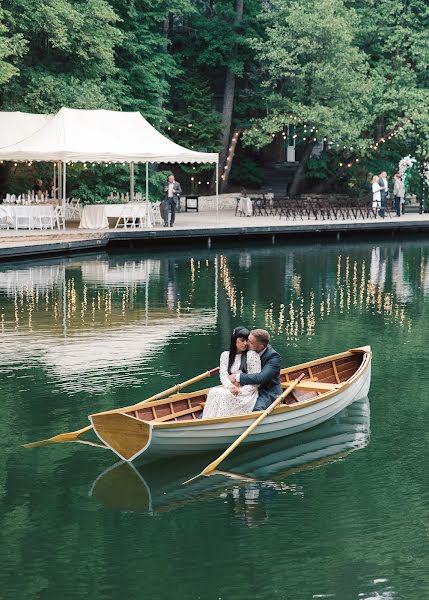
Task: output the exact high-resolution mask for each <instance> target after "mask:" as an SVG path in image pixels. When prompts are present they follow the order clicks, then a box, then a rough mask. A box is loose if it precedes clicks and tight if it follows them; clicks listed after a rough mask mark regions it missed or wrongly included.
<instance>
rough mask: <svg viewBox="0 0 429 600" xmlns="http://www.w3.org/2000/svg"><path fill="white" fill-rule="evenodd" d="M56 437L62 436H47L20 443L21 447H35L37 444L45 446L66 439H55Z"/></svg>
mask: <svg viewBox="0 0 429 600" xmlns="http://www.w3.org/2000/svg"><path fill="white" fill-rule="evenodd" d="M58 437H62V436H55V437H52V438H49V439H47V440H39V441H38V442H30V443H29V444H22V447H23V448H37V446H46V445H47V444H56V443H57V442H64V441H67V440H59V439H57V438H58Z"/></svg>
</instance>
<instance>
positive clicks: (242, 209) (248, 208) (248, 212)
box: [237, 197, 253, 217]
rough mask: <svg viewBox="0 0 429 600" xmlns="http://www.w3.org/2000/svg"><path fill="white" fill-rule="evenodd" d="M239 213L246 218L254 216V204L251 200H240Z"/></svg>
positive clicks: (245, 198) (244, 198)
mask: <svg viewBox="0 0 429 600" xmlns="http://www.w3.org/2000/svg"><path fill="white" fill-rule="evenodd" d="M237 212H238V213H239V214H241V215H244V216H246V217H251V216H252V215H253V204H252V201H251V199H250V198H247V197H243V198H240V202H239V203H238V207H237Z"/></svg>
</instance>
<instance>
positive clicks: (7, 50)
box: [0, 7, 25, 85]
mask: <svg viewBox="0 0 429 600" xmlns="http://www.w3.org/2000/svg"><path fill="white" fill-rule="evenodd" d="M8 33H9V31H8V28H7V27H6V25H4V24H3V10H2V9H1V7H0V85H3V84H5V83H7V82H8V81H9V80H10V79H11V78H12V77H14V76H16V75H18V73H19V71H18V69H17V67H16V66H14V64H13V62H12V61H14V60H16V58H18V57H19V56H21V55H22V53H23V52H24V51H25V41H24V39H23V37H22V36H21V35H19V34H15V35H8Z"/></svg>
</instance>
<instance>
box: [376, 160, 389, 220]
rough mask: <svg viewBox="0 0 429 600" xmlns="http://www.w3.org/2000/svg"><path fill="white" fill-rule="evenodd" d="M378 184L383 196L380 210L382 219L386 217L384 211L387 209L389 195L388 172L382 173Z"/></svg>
mask: <svg viewBox="0 0 429 600" xmlns="http://www.w3.org/2000/svg"><path fill="white" fill-rule="evenodd" d="M378 183H379V185H380V194H381V208H380V217H384V211H385V208H386V202H387V196H388V194H389V182H388V181H387V173H386V171H382V172H381V173H380V175H379V177H378Z"/></svg>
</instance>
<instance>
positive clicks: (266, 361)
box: [229, 329, 282, 411]
mask: <svg viewBox="0 0 429 600" xmlns="http://www.w3.org/2000/svg"><path fill="white" fill-rule="evenodd" d="M247 346H248V348H249V351H250V350H254V351H255V352H257V353H258V354H259V356H260V358H261V366H262V370H261V372H260V373H256V374H250V373H241V372H239V373H237V374H236V375H235V374H232V375H230V376H229V379H230V381H231V383H233V384H239V385H240V386H242V385H246V386H247V385H258V386H259V393H258V399H257V401H256V404H255V407H254V409H253V410H254V411H260V410H265V409H266V408H268V407H269V406H270V404H272V403H273V402H274V400H275V399H276V398H277V397H278V396H280V394H281V393H282V387H281V385H280V365H281V356H280V354H279V353H278V352H276V351H275V350H274V348H273V347H272V346H270V334H269V333H268V331H265V329H253V331H251V332H250V334H249V339H248V341H247Z"/></svg>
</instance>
